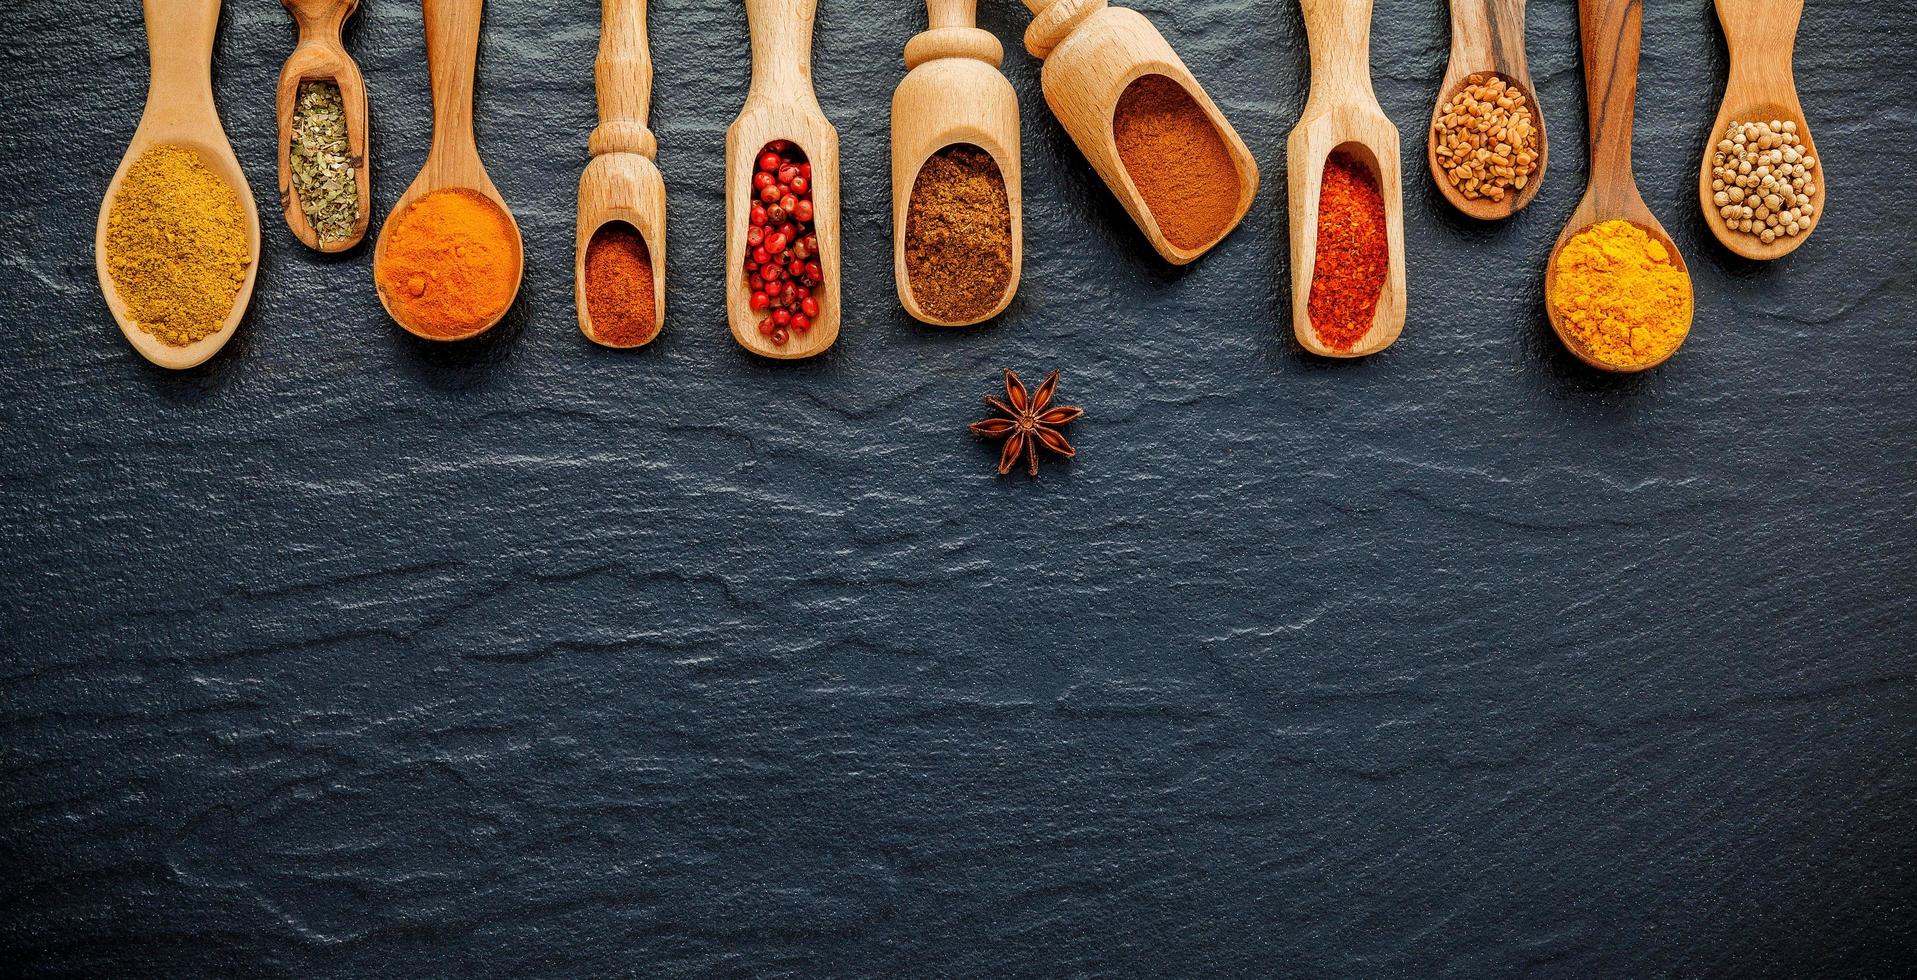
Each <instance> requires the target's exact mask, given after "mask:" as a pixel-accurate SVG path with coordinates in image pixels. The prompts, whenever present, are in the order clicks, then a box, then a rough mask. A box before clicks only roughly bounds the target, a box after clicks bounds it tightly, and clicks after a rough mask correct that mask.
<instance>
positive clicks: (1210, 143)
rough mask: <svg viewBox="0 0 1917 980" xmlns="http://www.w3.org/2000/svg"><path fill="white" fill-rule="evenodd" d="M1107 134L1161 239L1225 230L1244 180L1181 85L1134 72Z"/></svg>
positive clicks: (1196, 239) (1196, 240)
mask: <svg viewBox="0 0 1917 980" xmlns="http://www.w3.org/2000/svg"><path fill="white" fill-rule="evenodd" d="M1112 141H1113V142H1114V143H1116V144H1117V146H1118V159H1119V160H1120V162H1122V163H1124V164H1125V173H1126V174H1128V175H1130V177H1131V179H1132V184H1133V186H1135V187H1137V188H1138V195H1139V196H1140V197H1142V198H1144V199H1145V207H1146V208H1147V209H1149V210H1150V211H1151V213H1152V220H1154V221H1156V222H1158V230H1159V231H1160V232H1161V233H1162V234H1164V236H1165V239H1166V240H1167V241H1169V242H1171V243H1172V244H1173V245H1176V246H1178V247H1179V248H1183V249H1195V248H1203V247H1205V246H1208V245H1210V244H1211V243H1212V242H1214V241H1217V240H1218V239H1219V238H1220V237H1222V236H1223V235H1224V234H1225V232H1226V231H1228V230H1230V228H1231V223H1232V219H1234V218H1236V217H1237V216H1238V201H1239V198H1241V197H1243V196H1244V183H1243V181H1242V179H1241V178H1240V177H1239V174H1238V164H1237V163H1236V162H1235V161H1233V160H1232V157H1231V149H1230V148H1229V147H1227V146H1226V145H1225V138H1224V137H1223V136H1220V135H1219V134H1218V127H1216V126H1213V125H1212V123H1211V117H1210V116H1207V115H1206V114H1205V110H1204V108H1203V107H1201V106H1200V105H1199V104H1198V103H1197V102H1196V101H1195V100H1193V99H1192V97H1191V93H1189V92H1186V91H1185V89H1184V86H1182V85H1179V84H1178V83H1177V82H1175V81H1172V80H1171V79H1169V78H1167V77H1165V76H1164V75H1140V76H1139V77H1138V78H1136V79H1133V81H1132V83H1131V84H1130V85H1127V86H1125V92H1124V94H1123V95H1120V96H1119V97H1118V108H1117V109H1115V110H1113V115H1112Z"/></svg>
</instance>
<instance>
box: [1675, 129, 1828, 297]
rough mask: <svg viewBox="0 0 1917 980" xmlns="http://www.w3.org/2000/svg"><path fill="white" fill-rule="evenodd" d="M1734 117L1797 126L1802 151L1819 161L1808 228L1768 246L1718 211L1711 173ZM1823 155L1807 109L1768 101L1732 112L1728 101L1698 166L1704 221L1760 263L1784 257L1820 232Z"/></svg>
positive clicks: (1732, 247) (1733, 247)
mask: <svg viewBox="0 0 1917 980" xmlns="http://www.w3.org/2000/svg"><path fill="white" fill-rule="evenodd" d="M1732 120H1736V121H1739V122H1758V121H1763V122H1771V121H1776V122H1785V123H1795V124H1796V125H1797V138H1798V140H1799V141H1800V142H1801V150H1800V152H1802V153H1804V154H1805V155H1807V156H1809V157H1811V158H1812V159H1815V160H1816V161H1817V169H1816V170H1815V171H1813V172H1812V176H1811V181H1812V183H1813V184H1815V185H1816V187H1817V191H1816V192H1815V193H1813V194H1811V195H1810V198H1811V206H1812V207H1813V208H1815V209H1816V212H1815V213H1814V214H1812V215H1811V225H1810V227H1809V228H1806V229H1803V230H1802V231H1799V232H1798V233H1797V234H1795V235H1779V236H1777V240H1776V241H1773V242H1771V243H1770V244H1769V245H1766V244H1764V240H1763V239H1761V238H1759V237H1757V236H1756V235H1752V234H1747V233H1745V232H1742V231H1739V230H1737V229H1735V228H1732V227H1731V225H1730V222H1728V221H1726V220H1725V219H1724V215H1723V214H1722V213H1721V212H1720V211H1719V210H1718V204H1717V201H1716V195H1717V191H1716V189H1715V188H1714V187H1712V186H1711V185H1712V182H1713V181H1714V180H1715V179H1716V178H1715V177H1713V176H1712V174H1711V170H1712V163H1713V161H1714V159H1715V158H1716V155H1717V144H1719V143H1721V142H1723V140H1724V138H1725V135H1726V131H1727V130H1728V129H1729V128H1730V125H1731V122H1732ZM1825 187H1826V182H1825V180H1824V158H1823V156H1822V155H1820V154H1819V153H1818V152H1817V144H1816V143H1815V142H1814V141H1813V140H1812V139H1811V130H1810V123H1809V122H1807V121H1805V119H1804V110H1803V108H1802V107H1801V106H1798V105H1796V104H1795V103H1793V102H1784V101H1780V100H1765V101H1759V102H1754V103H1748V104H1746V105H1745V106H1744V107H1743V108H1742V109H1741V110H1737V111H1733V110H1732V109H1731V107H1730V105H1729V104H1728V103H1726V105H1725V106H1724V108H1723V109H1721V110H1720V111H1719V112H1718V114H1717V121H1716V122H1715V123H1713V124H1712V126H1711V138H1710V140H1709V141H1708V142H1707V143H1706V144H1705V147H1704V159H1703V162H1702V164H1701V165H1700V166H1699V167H1698V175H1697V197H1698V204H1699V206H1700V207H1702V208H1703V209H1704V223H1705V224H1706V225H1708V226H1709V227H1710V229H1711V234H1713V235H1715V236H1717V240H1718V241H1719V242H1720V243H1722V244H1723V246H1724V247H1725V248H1727V249H1730V250H1731V251H1732V252H1734V253H1736V254H1738V255H1740V256H1742V257H1744V258H1747V259H1751V260H1753V261H1757V262H1769V261H1772V260H1774V259H1781V258H1783V257H1784V256H1786V255H1789V254H1791V253H1792V252H1795V251H1797V250H1798V249H1799V248H1801V247H1802V246H1803V244H1804V242H1805V241H1807V240H1808V239H1809V238H1810V236H1811V235H1812V234H1813V233H1815V232H1816V231H1817V226H1818V225H1821V224H1823V222H1824V194H1825Z"/></svg>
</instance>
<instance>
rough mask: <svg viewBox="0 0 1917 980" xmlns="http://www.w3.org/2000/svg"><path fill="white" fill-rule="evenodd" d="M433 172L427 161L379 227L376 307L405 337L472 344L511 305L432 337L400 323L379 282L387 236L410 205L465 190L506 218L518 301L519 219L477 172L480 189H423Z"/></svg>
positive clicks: (522, 261) (522, 255)
mask: <svg viewBox="0 0 1917 980" xmlns="http://www.w3.org/2000/svg"><path fill="white" fill-rule="evenodd" d="M472 165H473V166H474V167H477V166H478V165H479V161H478V159H477V158H474V159H473V161H472ZM433 169H434V168H433V164H432V162H431V161H430V160H428V162H427V167H426V170H424V171H422V172H421V173H420V176H419V179H417V180H415V181H413V186H412V187H411V188H409V189H408V190H407V191H406V193H405V194H403V195H401V196H400V199H399V202H398V203H396V204H394V205H393V210H392V211H391V212H389V213H388V214H387V216H386V222H385V224H382V225H381V226H380V229H379V238H378V240H377V242H376V243H375V244H374V246H373V291H374V292H375V293H377V294H378V295H379V305H380V306H381V307H383V308H385V310H386V315H387V316H390V317H392V318H393V322H394V323H397V324H399V325H400V328H401V329H403V330H405V331H406V332H407V333H410V334H412V335H413V336H415V337H418V338H419V339H421V340H433V341H444V342H453V341H460V340H471V339H472V338H474V337H477V336H479V335H480V334H482V333H485V332H486V331H488V330H491V329H492V328H493V327H495V326H497V325H498V323H499V321H500V320H502V319H504V318H505V316H506V312H507V311H508V310H511V309H512V303H511V302H508V303H507V304H506V306H505V308H504V309H501V310H500V311H499V312H498V313H496V314H494V315H493V316H492V318H491V319H489V320H487V321H486V322H484V323H480V324H475V325H471V326H468V327H466V328H464V329H462V330H459V331H457V332H454V333H435V332H432V331H429V330H426V329H424V328H423V327H421V326H419V325H418V324H414V323H408V322H407V321H406V320H405V319H403V318H402V317H401V316H400V313H399V311H398V310H396V309H394V307H393V304H392V302H391V300H390V299H388V297H387V295H386V287H385V285H384V284H382V283H381V282H380V281H379V270H380V269H381V268H382V267H383V266H384V265H385V264H386V245H387V240H388V238H389V235H388V233H389V232H391V231H392V229H393V226H394V225H395V224H398V223H399V219H400V217H401V216H403V215H404V214H405V213H406V211H407V209H409V208H411V207H412V206H413V203H414V202H416V201H418V200H419V199H420V198H422V197H425V196H426V195H427V194H431V193H433V192H435V191H442V190H464V191H470V192H472V193H474V194H478V195H479V196H481V197H484V198H486V199H487V200H489V201H491V202H492V203H493V206H494V207H497V208H498V209H499V212H500V213H501V214H503V215H505V216H506V225H507V227H509V228H511V229H512V235H511V241H512V250H513V273H512V290H511V295H513V296H514V297H517V296H518V295H519V287H520V284H521V282H522V280H523V279H524V277H525V272H526V246H525V242H524V241H523V240H522V238H521V236H520V232H519V221H518V219H516V218H514V217H513V213H512V209H510V208H508V207H506V202H505V201H504V200H502V199H501V198H500V196H499V192H498V191H496V190H494V189H493V186H492V181H490V180H486V179H485V173H484V171H480V173H479V176H480V179H481V181H483V186H479V187H470V186H460V185H456V184H448V185H445V186H426V180H427V176H428V175H429V174H431V173H432V172H433Z"/></svg>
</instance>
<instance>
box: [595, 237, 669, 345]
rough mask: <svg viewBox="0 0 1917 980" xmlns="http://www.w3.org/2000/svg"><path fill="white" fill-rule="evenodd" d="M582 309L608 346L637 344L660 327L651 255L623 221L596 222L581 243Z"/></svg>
mask: <svg viewBox="0 0 1917 980" xmlns="http://www.w3.org/2000/svg"><path fill="white" fill-rule="evenodd" d="M586 313H587V314H589V315H590V316H591V317H592V334H593V339H595V340H597V341H599V342H600V343H602V344H605V345H607V346H609V347H636V346H638V345H640V344H643V343H645V342H646V341H648V340H651V339H652V335H653V334H654V333H656V332H658V330H659V314H658V304H657V303H656V302H655V300H654V297H653V293H652V256H651V253H650V252H648V251H647V250H646V240H645V238H644V237H642V236H641V235H640V234H639V231H638V229H636V228H634V227H633V226H631V225H629V224H626V223H625V222H623V221H614V222H609V223H607V224H604V225H601V226H600V227H599V230H598V231H595V232H593V233H592V242H591V243H590V244H588V245H587V246H586Z"/></svg>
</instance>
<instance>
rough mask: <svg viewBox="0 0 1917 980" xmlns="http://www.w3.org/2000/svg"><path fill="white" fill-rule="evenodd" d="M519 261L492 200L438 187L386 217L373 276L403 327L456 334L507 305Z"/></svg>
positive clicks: (509, 228) (508, 223)
mask: <svg viewBox="0 0 1917 980" xmlns="http://www.w3.org/2000/svg"><path fill="white" fill-rule="evenodd" d="M518 260H519V255H518V242H517V238H516V236H515V234H514V232H513V225H512V219H511V218H510V217H508V216H507V215H506V212H504V211H502V210H500V208H499V205H497V204H494V203H493V202H492V200H491V199H489V198H487V197H484V196H482V195H480V194H476V193H474V192H472V191H469V190H463V189H458V188H453V189H447V190H437V191H433V192H432V193H430V194H427V195H426V196H425V197H422V198H420V199H419V200H417V201H414V202H413V204H412V205H411V206H410V207H408V208H407V209H406V211H405V213H403V214H401V215H399V216H398V217H396V218H394V219H392V225H391V227H389V228H387V229H386V240H385V241H384V242H383V243H382V244H381V245H380V256H379V263H378V267H377V268H376V269H374V271H373V278H374V279H376V280H378V282H379V288H380V291H381V292H382V293H384V294H385V296H386V303H387V305H388V306H390V307H391V308H392V311H393V315H394V316H395V317H397V318H398V319H399V320H400V321H401V322H403V323H406V324H408V325H410V326H412V327H413V328H414V329H417V330H419V331H421V332H423V333H426V334H429V335H431V336H435V337H460V336H464V335H466V334H469V333H471V332H473V331H474V330H475V329H477V328H478V327H480V326H482V325H484V324H485V323H487V322H488V321H491V320H494V319H496V318H498V316H499V315H500V314H501V313H504V312H505V311H506V307H507V306H508V305H510V304H511V303H512V301H513V292H514V289H515V287H516V286H517V285H518V284H517V283H516V282H515V281H514V280H515V276H514V271H515V266H516V264H517V262H518Z"/></svg>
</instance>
